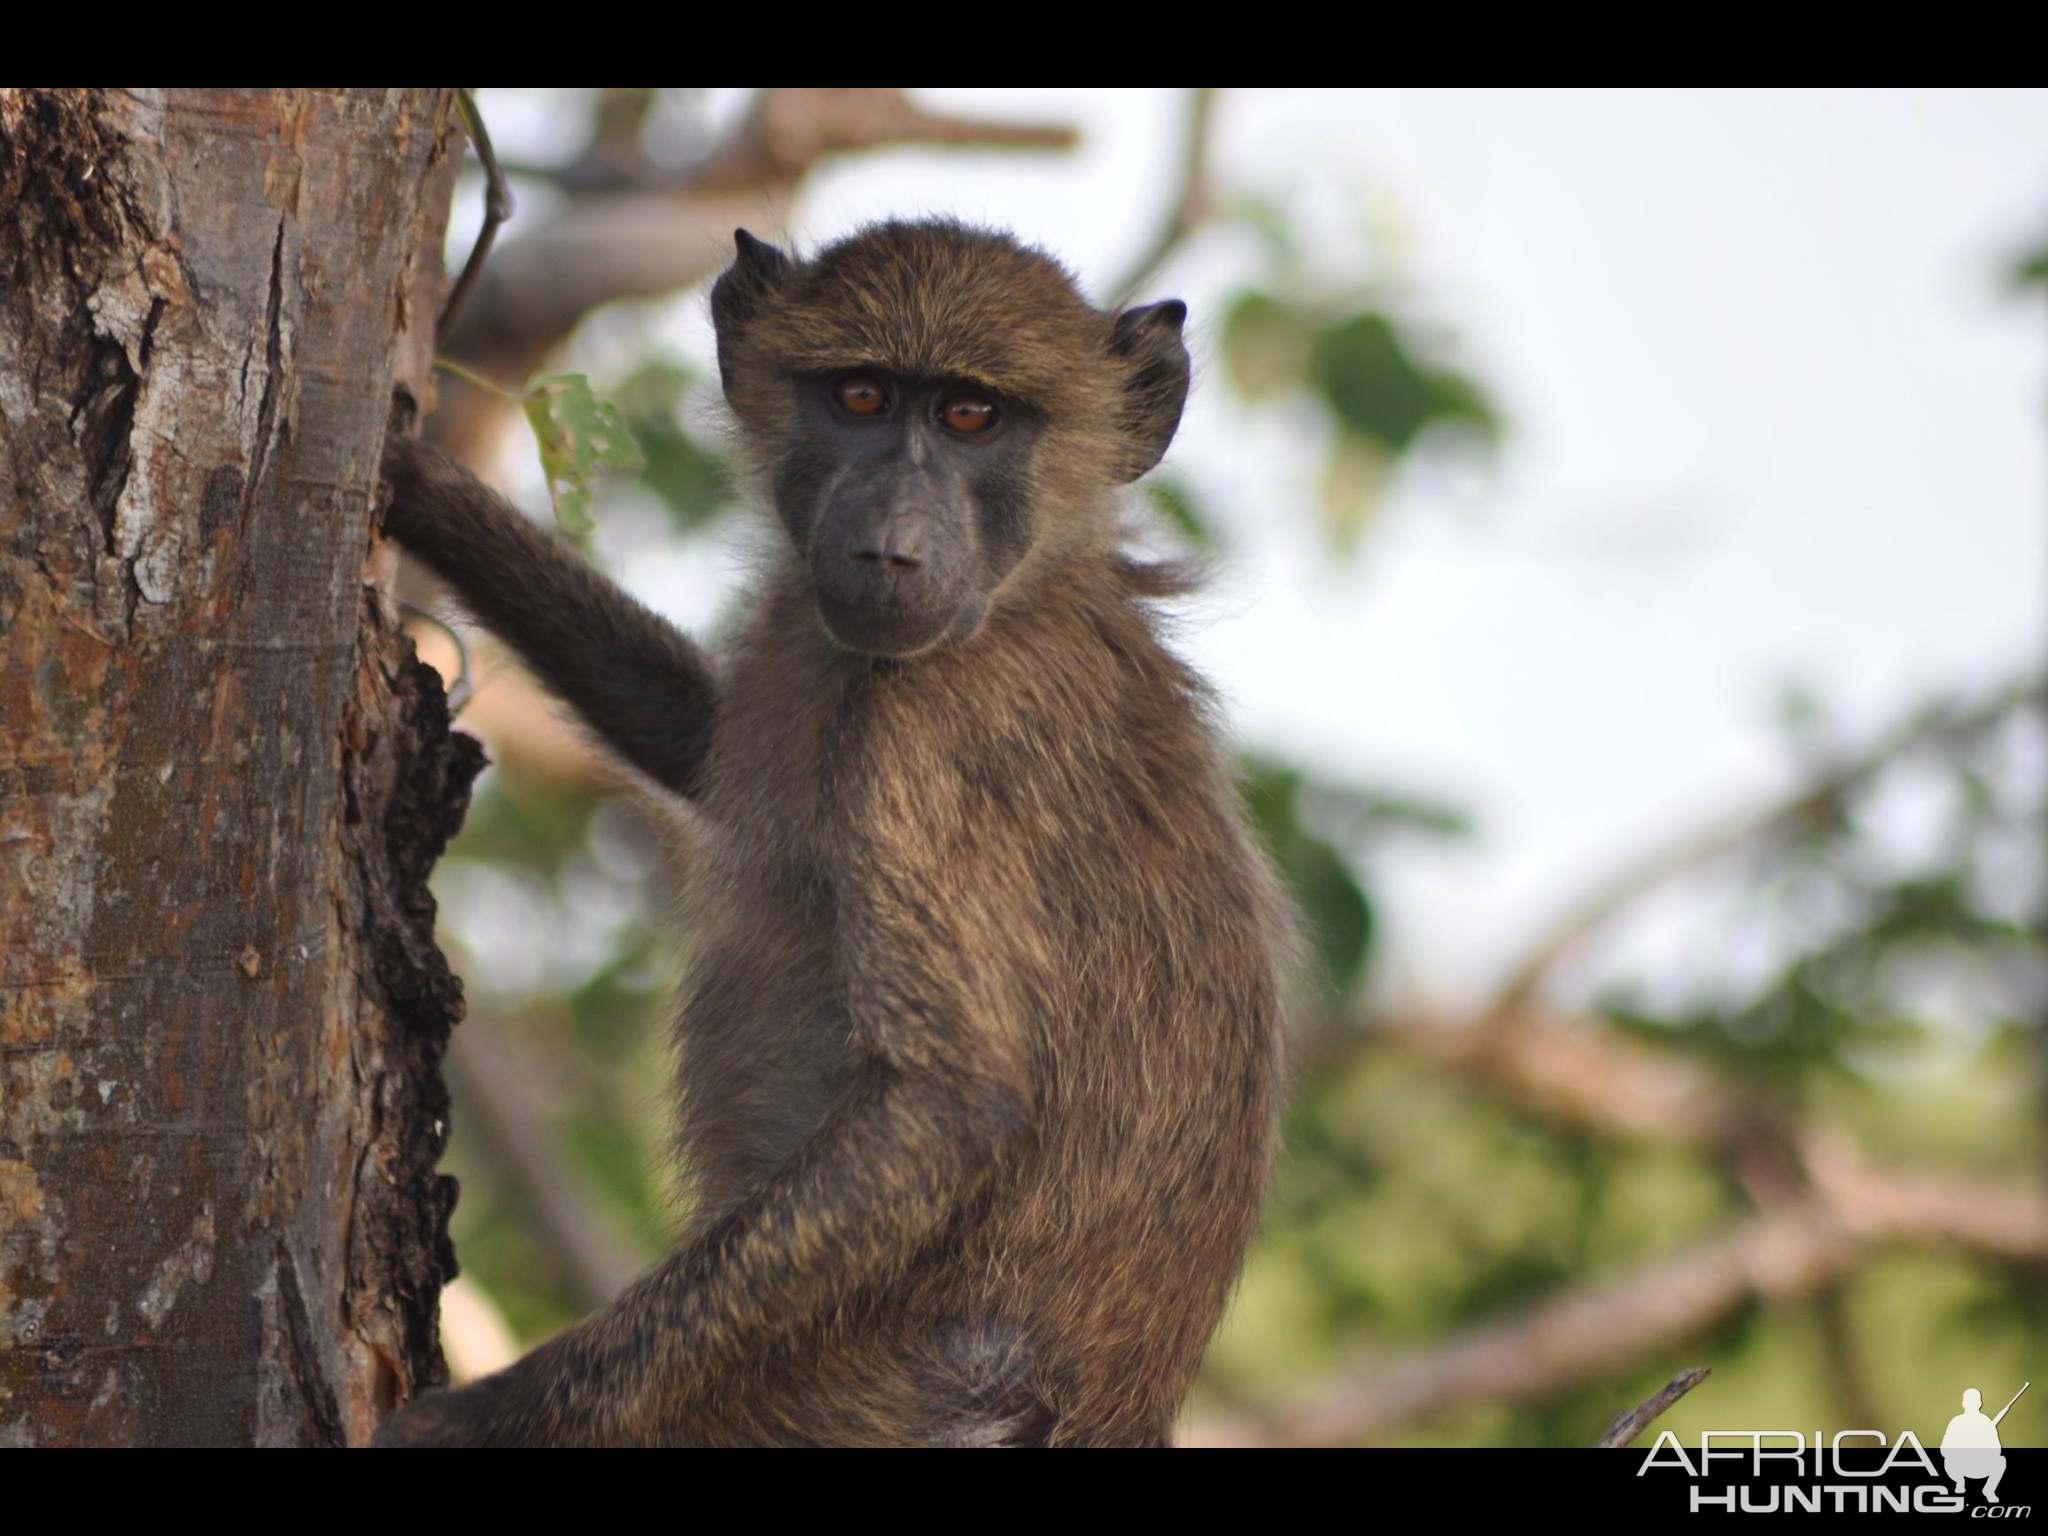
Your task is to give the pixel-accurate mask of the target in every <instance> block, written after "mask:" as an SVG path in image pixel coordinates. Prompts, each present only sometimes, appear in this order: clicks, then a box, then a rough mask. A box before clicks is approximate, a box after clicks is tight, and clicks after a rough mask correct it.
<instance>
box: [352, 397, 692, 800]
mask: <svg viewBox="0 0 2048 1536" xmlns="http://www.w3.org/2000/svg"><path fill="white" fill-rule="evenodd" d="M383 475H384V482H385V484H386V485H388V486H390V487H391V511H390V513H389V515H388V516H387V517H386V518H385V524H384V530H385V532H386V533H388V534H389V535H391V537H393V538H395V539H397V540H399V541H400V542H401V543H402V544H404V545H405V547H406V548H407V549H409V550H411V551H412V552H413V553H414V554H415V555H417V556H419V558H420V559H422V560H424V561H425V562H426V563H427V564H428V565H430V566H431V567H433V569H434V570H435V572H437V573H438V574H439V575H440V576H441V577H442V578H443V579H444V580H445V581H447V583H448V584H449V585H450V586H451V587H453V588H454V589H455V590H456V592H457V593H458V594H459V595H460V596H461V598H462V600H463V602H464V603H465V604H466V605H467V606H468V607H469V609H470V611H471V612H472V613H474V614H475V615H476V617H477V618H478V619H479V620H480V621H482V623H483V624H484V625H485V626H486V627H487V628H489V629H490V631H491V632H492V633H493V634H495V635H497V636H498V637H499V638H501V639H503V640H504V641H506V642H507V643H508V644H510V645H511V646H512V648H513V649H514V650H516V651H517V652H518V653H519V654H520V656H521V657H522V658H523V659H524V660H525V662H526V664H527V665H528V666H529V667H531V668H532V669H533V670H534V672H535V673H536V674H538V675H539V677H540V679H541V681H542V682H544V683H545V684H547V686H548V687H549V688H551V689H552V690H553V691H554V692H556V693H557V694H559V695H560V696H561V697H562V698H564V699H565V700H567V701H568V702H569V703H570V704H571V705H572V706H574V708H575V709H576V712H577V713H578V714H580V715H582V716H583V718H584V719H585V720H586V721H587V722H589V724H590V726H591V728H592V729H593V730H595V731H596V732H597V734H598V735H599V736H600V737H601V738H603V740H604V741H605V742H606V743H607V744H608V745H609V746H610V747H611V748H612V750H613V751H615V752H617V753H618V754H619V755H620V756H621V757H623V758H624V759H625V760H626V761H627V762H628V763H630V764H632V765H633V767H635V768H637V769H639V770H640V771H641V772H642V773H644V774H646V775H647V776H648V777H650V778H652V779H653V780H654V781H655V782H656V783H658V784H661V785H664V786H665V787H667V788H668V789H670V790H673V791H674V792H676V793H677V794H689V793H690V792H691V791H692V788H693V787H694V785H695V782H696V776H697V772H698V770H699V769H700V768H701V767H702V766H703V763H704V757H705V754H706V753H707V752H708V751H709V749H710V745H711V730H712V722H713V718H714V716H715V713H716V707H717V689H716V685H715V683H714V682H713V679H712V674H711V665H710V662H709V660H708V658H707V657H706V656H705V654H704V653H703V651H701V650H700V649H698V647H697V646H695V645H694V644H692V643H691V642H690V640H689V639H688V638H686V637H685V636H684V635H683V634H682V632H681V631H679V630H678V629H676V628H675V626H674V625H672V624H670V623H669V622H668V621H667V620H666V619H663V618H661V617H660V616H659V615H657V614H654V613H650V612H649V611H648V610H647V609H646V608H644V607H642V606H641V605H640V604H639V603H638V602H636V601H634V599H633V598H631V597H630V596H628V595H627V594H626V593H624V592H622V591H621V590H619V588H618V587H617V586H615V585H614V584H613V583H612V582H610V581H607V580H606V579H605V578H604V577H603V576H600V575H599V574H598V573H597V572H596V571H594V570H592V569H591V568H590V567H589V565H587V564H585V563H584V562H583V561H582V560H581V559H579V558H577V556H576V555H575V554H573V553H572V552H571V551H569V550H567V549H565V548H563V547H562V546H561V544H559V543H558V542H557V541H556V540H555V539H553V538H551V537H550V536H549V535H548V534H546V533H544V532H543V531H542V530H541V529H539V528H537V527H535V526H534V525H533V524H532V523H531V522H529V521H528V520H527V519H526V518H524V517H522V516H520V515H519V513H518V511H516V510H515V509H514V508H513V507H512V506H511V505H510V504H509V503H507V502H506V501H505V499H504V498H503V497H501V496H499V495H498V494H497V493H496V492H495V491H493V490H491V489H490V488H489V487H488V486H486V485H484V484H483V483H482V482H481V481H479V480H478V479H477V478H476V477H475V476H474V475H472V474H470V473H469V471H468V470H466V469H464V468H463V467H462V466H461V465H459V464H457V463H456V462H455V461H454V460H453V459H450V458H449V457H448V456H447V455H446V454H443V453H441V452H439V451H438V450H436V449H433V448H430V447H428V446H427V445H426V444H424V443H420V442H416V441H414V440H413V439H411V438H406V437H399V436H395V435H394V436H392V437H390V438H388V439H387V440H386V442H385V445H384V468H383Z"/></svg>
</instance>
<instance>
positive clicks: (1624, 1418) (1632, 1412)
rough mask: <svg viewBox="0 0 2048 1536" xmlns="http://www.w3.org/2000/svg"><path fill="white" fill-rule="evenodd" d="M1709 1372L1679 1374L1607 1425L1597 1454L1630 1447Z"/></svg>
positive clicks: (1700, 1367)
mask: <svg viewBox="0 0 2048 1536" xmlns="http://www.w3.org/2000/svg"><path fill="white" fill-rule="evenodd" d="M1707 1371H1708V1368H1707V1367H1706V1366H1704V1365H1696V1366H1694V1367H1693V1368H1692V1369H1691V1370H1689V1371H1680V1372H1679V1373H1678V1374H1677V1375H1676V1376H1674V1377H1672V1378H1671V1379H1670V1380H1669V1381H1667V1382H1665V1383H1664V1385H1663V1387H1662V1388H1660V1389H1659V1390H1658V1391H1657V1392H1656V1393H1655V1394H1653V1395H1652V1396H1651V1397H1650V1398H1649V1400H1648V1401H1647V1402H1641V1403H1638V1404H1636V1406H1635V1407H1633V1408H1631V1409H1629V1411H1628V1412H1627V1413H1624V1414H1622V1415H1621V1416H1620V1417H1618V1418H1617V1419H1615V1421H1614V1422H1613V1423H1612V1424H1610V1425H1608V1426H1607V1433H1605V1434H1604V1435H1602V1436H1601V1437H1600V1438H1599V1439H1598V1440H1595V1441H1594V1442H1593V1449H1595V1450H1596V1451H1613V1450H1619V1449H1620V1448H1621V1447H1622V1446H1625V1445H1627V1444H1628V1443H1629V1441H1631V1440H1633V1439H1635V1437H1636V1436H1637V1435H1640V1434H1641V1433H1642V1432H1643V1431H1644V1430H1646V1429H1648V1428H1649V1427H1650V1423H1651V1421H1652V1420H1653V1419H1655V1418H1657V1417H1658V1415H1660V1414H1662V1413H1663V1412H1664V1410H1665V1409H1666V1408H1669V1407H1670V1406H1671V1405H1672V1404H1673V1403H1675V1402H1677V1401H1678V1400H1679V1399H1680V1398H1681V1397H1683V1396H1685V1394H1686V1393H1688V1392H1690V1391H1691V1390H1692V1389H1693V1388H1694V1387H1696V1386H1698V1385H1699V1384H1700V1383H1701V1382H1703V1381H1705V1380H1706V1379H1707ZM1856 1422H1857V1423H1859V1424H1861V1423H1863V1422H1865V1421H1864V1420H1862V1419H1858V1420H1857V1421H1856Z"/></svg>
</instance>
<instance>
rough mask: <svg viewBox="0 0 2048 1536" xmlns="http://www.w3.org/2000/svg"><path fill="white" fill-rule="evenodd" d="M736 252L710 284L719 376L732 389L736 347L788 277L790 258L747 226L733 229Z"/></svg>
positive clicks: (712, 321) (727, 388)
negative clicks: (756, 236)
mask: <svg viewBox="0 0 2048 1536" xmlns="http://www.w3.org/2000/svg"><path fill="white" fill-rule="evenodd" d="M732 242H733V245H734V247H735V248H736V251H737V254H736V255H735V256H734V257H733V263H732V265H731V266H729V267H727V268H726V269H725V271H724V272H722V273H721V274H719V278H718V281H717V282H715V283H713V284H712V285H711V324H712V326H713V328H714V329H716V330H717V332H718V376H719V379H720V381H721V382H722V383H723V384H724V385H725V387H726V390H727V391H728V393H729V392H730V391H731V389H732V361H733V349H734V347H735V346H736V345H737V344H738V342H739V338H740V333H741V332H742V331H744V330H745V329H746V328H747V326H748V324H749V323H750V322H751V321H752V320H753V319H754V317H755V316H756V315H758V314H759V313H760V312H761V311H762V309H763V308H765V307H766V306H767V304H768V303H769V301H770V300H772V299H773V298H774V296H775V291H776V290H777V289H778V288H780V287H781V286H782V282H783V279H785V278H786V277H788V276H789V269H790V260H789V258H788V257H787V256H785V255H783V254H782V252H781V251H779V250H777V249H776V248H775V247H774V246H772V245H770V244H768V242H767V241H765V240H756V239H755V238H754V237H753V236H752V235H750V234H748V233H747V232H746V231H745V230H744V229H736V230H734V231H733V232H732Z"/></svg>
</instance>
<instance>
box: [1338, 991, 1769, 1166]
mask: <svg viewBox="0 0 2048 1536" xmlns="http://www.w3.org/2000/svg"><path fill="white" fill-rule="evenodd" d="M1363 1033H1364V1034H1365V1036H1366V1038H1369V1039H1371V1040H1373V1041H1374V1042H1380V1043H1386V1044H1391V1045H1394V1046H1397V1047H1399V1048H1400V1049H1403V1050H1406V1051H1410V1052H1413V1053H1414V1054H1417V1055H1420V1056H1425V1057H1428V1058H1430V1059H1432V1060H1434V1061H1437V1062H1439V1063H1441V1064H1442V1065H1444V1066H1447V1067H1451V1068H1453V1069H1455V1070H1457V1071H1459V1072H1461V1073H1463V1074H1465V1075H1467V1076H1469V1077H1471V1078H1474V1079H1475V1080H1477V1081H1478V1082H1480V1083H1481V1084H1482V1085H1484V1086H1486V1087H1489V1088H1491V1089H1493V1090H1494V1091H1496V1092H1498V1093H1500V1094H1502V1095H1504V1096H1505V1097H1507V1098H1508V1099H1510V1100H1512V1101H1513V1102H1515V1103H1516V1104H1518V1105H1520V1106H1522V1107H1523V1108H1525V1109H1529V1110H1533V1111H1535V1112H1537V1113H1539V1114H1542V1115H1545V1116H1547V1117H1549V1118H1551V1119H1554V1120H1559V1121H1562V1122H1565V1123H1567V1124H1570V1125H1576V1126H1579V1127H1580V1128H1582V1129H1585V1130H1589V1131H1593V1132H1596V1133H1598V1134H1601V1135H1607V1136H1618V1137H1621V1138H1623V1139H1626V1140H1641V1141H1675V1142H1684V1143H1689V1144H1698V1145H1705V1146H1715V1145H1727V1144H1730V1143H1732V1142H1734V1141H1736V1140H1738V1139H1740V1138H1742V1137H1744V1136H1747V1135H1752V1134H1755V1133H1756V1132H1757V1131H1758V1130H1759V1129H1760V1128H1761V1127H1760V1122H1761V1121H1762V1119H1763V1118H1764V1117H1763V1115H1762V1113H1761V1112H1760V1111H1759V1110H1758V1109H1757V1107H1756V1106H1754V1105H1752V1104H1750V1103H1749V1102H1747V1101H1746V1100H1745V1099H1744V1097H1743V1096H1742V1095H1741V1094H1740V1093H1738V1092H1737V1091H1736V1090H1735V1089H1734V1088H1733V1087H1732V1086H1731V1085H1730V1084H1729V1083H1728V1082H1727V1081H1726V1080H1725V1079H1723V1078H1722V1077H1721V1076H1720V1075H1719V1074H1718V1073H1716V1072H1715V1071H1713V1070H1712V1069H1711V1068H1709V1067H1706V1066H1703V1065H1701V1064H1699V1063H1698V1062H1695V1061H1693V1060H1690V1059H1688V1058H1686V1057H1684V1056H1681V1055H1679V1054H1678V1053H1676V1052H1674V1051H1664V1050H1659V1049H1657V1048H1656V1047H1654V1046H1651V1045H1645V1044H1640V1043H1638V1042H1636V1041H1633V1040H1629V1039H1626V1038H1624V1037H1623V1036H1621V1035H1618V1034H1617V1033H1615V1032H1614V1031H1613V1030H1611V1029H1609V1028H1607V1027H1606V1026H1604V1025H1602V1024H1599V1023H1597V1022H1595V1021H1592V1020H1583V1019H1577V1018H1573V1017H1570V1016H1568V1015H1559V1014H1550V1013H1546V1012H1544V1011H1542V1010H1540V1009H1535V1008H1523V1009H1520V1010H1519V1011H1517V1012H1516V1013H1514V1014H1511V1015H1506V1016H1501V1015H1493V1016H1490V1017H1489V1018H1488V1019H1486V1020H1483V1021H1481V1022H1477V1023H1458V1022H1453V1021H1447V1020H1443V1019H1438V1018H1433V1017H1430V1016H1427V1015H1404V1016H1401V1017H1397V1018H1390V1019H1385V1020H1381V1021H1377V1022H1375V1023H1374V1024H1373V1025H1371V1026H1369V1027H1368V1028H1367V1029H1365V1030H1364V1031H1363Z"/></svg>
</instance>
